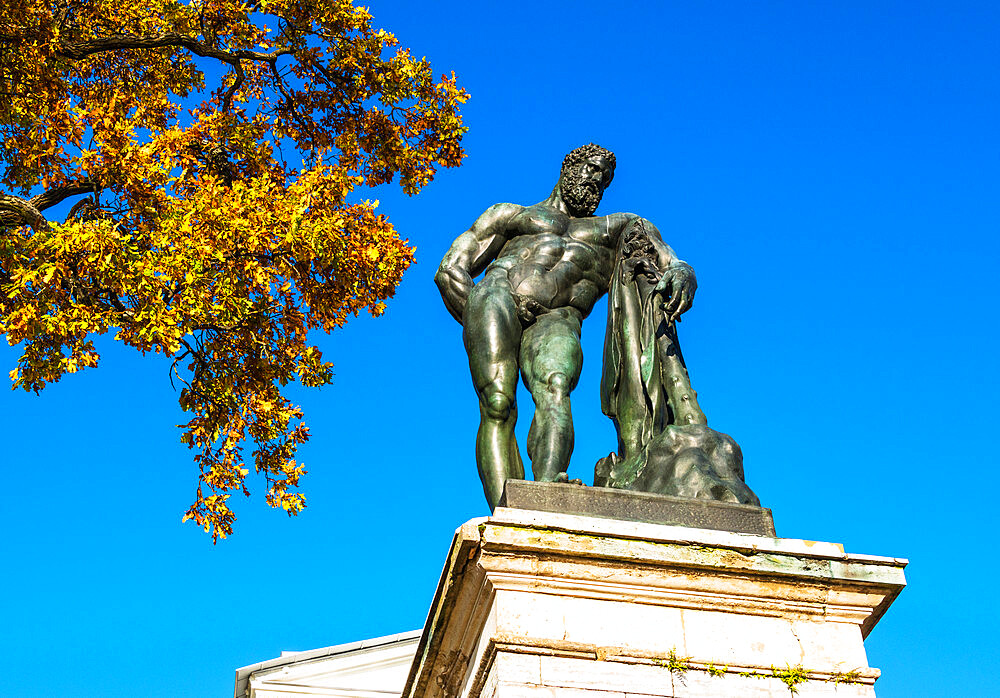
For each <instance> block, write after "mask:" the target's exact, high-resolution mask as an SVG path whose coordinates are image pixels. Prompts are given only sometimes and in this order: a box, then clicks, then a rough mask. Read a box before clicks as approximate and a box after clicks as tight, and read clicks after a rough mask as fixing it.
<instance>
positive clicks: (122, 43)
mask: <svg viewBox="0 0 1000 698" xmlns="http://www.w3.org/2000/svg"><path fill="white" fill-rule="evenodd" d="M167 46H173V47H176V48H185V49H187V50H188V51H190V52H191V53H193V54H195V55H197V56H202V57H203V58H215V59H217V60H220V61H222V62H224V63H228V64H230V65H232V66H235V65H236V64H237V63H239V61H241V60H251V61H266V62H268V63H272V62H274V61H276V60H277V59H278V57H279V56H284V55H287V54H289V53H291V52H292V49H290V48H279V49H275V50H274V51H271V52H270V53H264V52H262V51H250V50H248V49H238V50H236V51H224V50H223V49H219V48H215V47H214V46H210V45H209V44H206V43H205V42H202V41H198V39H196V38H194V37H193V36H187V35H185V34H178V33H176V32H168V33H166V34H161V35H160V36H137V35H135V34H112V35H111V36H108V37H104V38H101V39H92V40H90V41H81V42H80V43H76V44H68V45H66V46H62V47H60V48H59V49H57V50H56V54H57V55H59V56H62V57H64V58H69V59H70V60H74V61H76V60H80V59H81V58H86V57H87V56H92V55H94V54H95V53H105V52H107V51H123V50H127V49H150V48H164V47H167Z"/></svg>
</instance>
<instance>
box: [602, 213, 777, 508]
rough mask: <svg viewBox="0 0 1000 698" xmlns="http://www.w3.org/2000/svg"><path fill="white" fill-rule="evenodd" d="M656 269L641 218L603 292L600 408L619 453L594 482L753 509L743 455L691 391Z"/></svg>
mask: <svg viewBox="0 0 1000 698" xmlns="http://www.w3.org/2000/svg"><path fill="white" fill-rule="evenodd" d="M661 273H662V272H661V271H660V270H659V269H658V268H657V255H656V249H655V247H653V244H652V242H651V241H650V239H649V237H648V235H647V233H646V230H645V226H644V224H643V222H642V219H636V220H635V221H634V222H633V223H632V224H631V225H630V226H629V227H628V229H626V230H625V231H624V232H623V234H622V236H621V238H620V240H619V243H618V249H617V250H616V268H615V272H614V274H613V276H612V280H611V285H610V288H609V289H608V325H607V331H606V334H605V338H604V367H603V373H602V376H601V409H602V411H603V412H604V414H606V415H608V416H609V417H610V418H611V419H612V420H613V421H614V423H615V428H616V429H617V431H618V453H612V454H610V455H608V456H607V457H606V458H602V459H601V460H600V461H598V463H597V466H596V468H595V471H594V485H595V486H598V487H615V488H619V489H627V490H636V491H641V492H655V493H658V494H668V495H674V496H680V497H693V498H701V499H715V500H720V501H728V502H738V503H741V504H755V505H759V504H760V502H759V500H758V499H757V497H756V495H754V493H753V492H751V491H750V489H749V488H748V487H747V486H746V484H745V483H744V482H743V454H742V452H741V451H740V447H739V445H737V443H736V442H735V441H734V440H733V439H732V438H731V437H729V436H727V435H726V434H722V433H720V432H717V431H715V430H713V429H710V428H709V427H708V426H707V424H708V420H707V419H706V418H705V414H704V413H703V412H702V411H701V408H700V407H699V406H698V399H697V395H696V393H695V392H694V390H692V388H691V381H690V378H689V377H688V372H687V367H686V366H685V364H684V357H683V355H682V354H681V350H680V344H679V343H678V341H677V329H676V326H675V324H674V323H673V322H671V321H669V319H668V318H667V317H666V316H665V313H664V311H663V310H662V308H661V304H662V299H661V298H660V297H659V294H655V295H654V293H653V289H654V288H655V286H656V283H657V281H658V280H659V278H660V275H661Z"/></svg>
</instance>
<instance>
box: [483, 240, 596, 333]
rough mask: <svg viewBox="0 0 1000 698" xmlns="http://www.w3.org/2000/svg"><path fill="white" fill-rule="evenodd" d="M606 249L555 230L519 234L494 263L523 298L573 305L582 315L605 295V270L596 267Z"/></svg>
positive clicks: (557, 305)
mask: <svg viewBox="0 0 1000 698" xmlns="http://www.w3.org/2000/svg"><path fill="white" fill-rule="evenodd" d="M606 256H609V251H606V250H603V249H600V248H595V247H593V246H591V245H590V244H588V243H586V242H583V241H581V240H577V239H574V238H571V237H563V236H560V235H556V234H554V233H541V234H536V235H520V236H518V237H516V238H514V239H513V240H511V241H510V242H509V243H508V244H507V245H506V246H505V247H504V249H503V251H502V252H501V254H500V256H499V257H498V258H497V260H496V262H494V263H493V265H492V266H493V267H503V268H505V269H506V270H507V278H508V280H509V281H510V285H511V289H512V290H513V291H514V293H516V294H517V295H519V296H521V297H522V298H524V299H530V300H533V301H536V302H537V303H540V304H541V305H542V306H544V307H546V308H549V309H553V308H565V307H574V308H576V309H577V310H579V311H580V312H581V313H582V314H583V315H584V316H586V315H587V314H589V313H590V311H591V309H592V308H593V306H594V303H595V302H596V301H597V299H598V298H600V297H601V296H602V295H604V291H605V290H606V288H607V283H608V280H607V278H606V277H607V274H601V273H600V272H599V268H602V267H604V266H606V264H601V262H603V261H604V259H603V258H604V257H606Z"/></svg>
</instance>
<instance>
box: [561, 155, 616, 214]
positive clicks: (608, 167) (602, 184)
mask: <svg viewBox="0 0 1000 698" xmlns="http://www.w3.org/2000/svg"><path fill="white" fill-rule="evenodd" d="M614 176H615V154H614V153H612V152H611V151H610V150H607V149H605V148H602V147H601V146H599V145H597V144H595V143H588V144H587V145H581V146H580V147H579V148H576V149H575V150H572V151H570V152H569V154H567V155H566V157H565V158H563V164H562V173H561V175H560V176H559V184H560V187H559V189H560V193H561V194H562V200H563V202H564V203H565V204H566V207H567V208H568V209H569V212H570V214H571V215H573V216H576V217H578V218H579V217H583V216H591V215H593V214H594V211H596V210H597V205H598V204H599V203H601V197H602V196H604V190H605V189H607V188H608V185H609V184H611V180H612V179H614Z"/></svg>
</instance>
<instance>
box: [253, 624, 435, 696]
mask: <svg viewBox="0 0 1000 698" xmlns="http://www.w3.org/2000/svg"><path fill="white" fill-rule="evenodd" d="M420 632H421V631H420V630H413V631H410V632H405V633H398V634H396V635H387V636H385V637H376V638H371V639H369V640H360V641H358V642H349V643H347V644H345V645H334V646H332V647H322V648H320V649H315V650H306V651H304V652H282V653H281V656H280V657H276V658H275V659H269V660H267V661H266V662H258V663H257V664H251V665H249V666H245V667H242V668H240V669H237V670H236V689H235V691H234V692H233V696H234V698H290V697H295V698H302V696H336V697H338V698H393V697H394V696H397V697H398V696H399V695H400V694H401V693H402V691H403V685H404V684H405V683H406V676H407V674H408V673H409V669H410V664H411V663H412V662H413V655H414V654H415V653H416V650H417V641H418V640H419V639H420Z"/></svg>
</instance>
